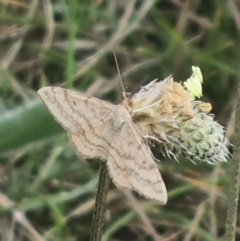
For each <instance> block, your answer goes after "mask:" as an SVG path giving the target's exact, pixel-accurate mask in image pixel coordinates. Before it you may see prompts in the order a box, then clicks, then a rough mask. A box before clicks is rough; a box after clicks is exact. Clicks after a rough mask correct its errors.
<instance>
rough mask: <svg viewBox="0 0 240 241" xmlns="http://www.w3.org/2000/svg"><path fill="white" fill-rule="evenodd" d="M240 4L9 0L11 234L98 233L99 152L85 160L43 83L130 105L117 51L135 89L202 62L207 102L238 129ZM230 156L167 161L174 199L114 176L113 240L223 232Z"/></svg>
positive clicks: (2, 116) (7, 234) (0, 39)
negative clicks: (42, 94)
mask: <svg viewBox="0 0 240 241" xmlns="http://www.w3.org/2000/svg"><path fill="white" fill-rule="evenodd" d="M239 7H240V6H239V3H237V1H236V2H235V1H234V0H227V1H207V2H206V1H201V0H196V1H189V0H182V1H181V0H162V1H161V0H156V1H153V0H145V1H140V0H139V1H137V0H130V1H125V0H121V1H115V0H111V1H107V0H106V1H104V0H95V1H94V0H93V1H88V0H81V1H80V0H71V1H66V0H55V1H54V0H53V1H50V0H42V1H39V0H32V1H24V0H21V1H20V0H19V1H14V0H10V1H5V0H0V46H1V47H0V76H1V78H0V154H1V156H0V240H39V241H40V240H81V241H84V240H88V238H89V229H90V223H91V214H92V207H93V203H94V198H95V194H96V186H97V178H98V166H99V161H98V160H91V161H86V160H81V161H79V158H78V157H77V156H76V155H75V153H74V150H73V148H72V147H71V146H70V144H69V143H68V139H67V135H66V133H65V132H64V131H63V130H62V128H61V127H60V126H59V125H58V124H57V123H56V122H55V121H54V120H53V118H52V117H51V116H50V115H49V113H48V112H47V110H46V108H45V106H43V104H42V103H41V101H40V100H39V97H38V96H37V94H36V91H37V90H38V89H39V88H41V87H43V86H47V85H54V86H64V87H66V88H72V89H73V88H74V89H78V90H81V91H82V92H86V93H87V94H89V95H94V96H97V97H100V98H102V99H107V100H109V101H111V102H113V103H119V102H120V101H121V99H122V95H121V92H122V90H121V86H120V83H119V78H118V74H117V70H116V64H115V61H114V58H113V54H112V51H113V50H115V51H116V54H117V57H118V61H119V65H120V69H121V71H122V75H123V79H124V83H125V86H126V87H127V91H129V92H132V91H133V92H135V91H137V90H138V89H139V88H140V87H141V85H143V84H146V83H148V82H149V81H151V80H152V79H155V78H158V79H163V78H165V77H167V76H169V75H170V74H173V76H174V79H175V80H179V81H180V80H185V79H186V78H187V77H189V76H190V74H191V66H192V65H195V66H199V67H200V68H201V70H202V73H203V77H204V81H205V82H204V93H205V94H204V100H205V101H208V102H210V103H211V104H212V105H213V113H214V114H215V115H216V119H217V121H218V122H220V123H221V124H223V125H224V126H226V128H227V135H228V137H229V138H230V136H231V132H232V129H233V118H230V116H231V113H232V112H233V107H234V99H235V86H236V85H235V83H236V80H237V74H238V69H239V58H240V55H239V50H240V45H239V30H240V13H239V11H240V10H239ZM229 165H231V162H229V163H226V164H221V165H216V166H211V165H209V164H206V163H198V164H197V165H194V164H193V163H192V162H190V161H189V160H182V161H181V162H179V163H178V162H176V161H175V160H163V159H162V161H161V163H160V164H159V169H160V170H161V173H162V175H163V178H164V180H165V183H166V186H167V188H168V191H169V202H168V203H167V205H166V206H159V205H158V203H156V202H154V201H149V200H145V199H144V198H141V197H139V196H138V195H137V194H136V193H134V194H131V193H128V192H122V191H119V190H117V189H116V188H115V186H113V185H111V191H110V192H109V196H108V206H107V211H106V224H105V231H104V240H126V241H127V240H168V241H170V240H184V241H190V240H216V237H220V236H221V235H222V234H223V232H224V228H225V217H226V205H227V189H228V175H229V174H228V173H227V169H228V167H229ZM237 232H238V234H237V235H238V238H239V237H240V234H239V232H240V229H239V228H237Z"/></svg>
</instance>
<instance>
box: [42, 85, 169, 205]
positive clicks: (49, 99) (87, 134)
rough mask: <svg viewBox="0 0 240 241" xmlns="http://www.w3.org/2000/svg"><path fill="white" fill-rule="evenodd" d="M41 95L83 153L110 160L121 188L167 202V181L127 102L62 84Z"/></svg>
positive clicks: (109, 165) (44, 90)
mask: <svg viewBox="0 0 240 241" xmlns="http://www.w3.org/2000/svg"><path fill="white" fill-rule="evenodd" d="M38 94H39V95H40V97H41V98H42V100H43V102H44V103H45V104H46V106H47V107H48V109H49V110H50V112H51V113H52V115H53V116H54V117H55V119H56V120H57V121H58V122H59V123H60V124H61V125H62V126H63V127H64V128H65V129H66V131H67V132H68V134H69V137H70V139H71V142H72V144H73V145H74V147H75V149H76V150H77V152H78V153H79V154H80V155H81V156H83V157H84V158H88V159H91V158H100V159H101V160H102V161H106V162H107V166H108V170H109V174H110V176H111V178H112V180H113V182H114V183H115V185H116V186H117V187H120V188H127V189H131V190H135V191H137V192H138V193H139V194H141V195H143V196H144V197H146V198H151V199H155V200H158V201H159V202H160V203H162V204H165V203H166V202H167V191H166V187H165V184H164V182H163V179H162V177H161V174H160V173H159V170H158V167H157V165H156V163H155V162H154V160H153V157H152V154H151V152H150V149H149V147H148V146H147V144H146V143H145V141H144V139H143V137H142V135H141V133H140V130H139V129H138V127H137V126H136V125H135V124H134V122H133V121H132V118H131V114H130V108H129V107H128V106H127V105H126V104H125V103H127V101H123V102H122V103H121V104H119V105H114V104H111V103H109V102H107V101H103V100H100V99H97V98H94V97H88V96H85V95H83V94H81V93H78V92H75V91H71V90H67V89H63V88H59V87H44V88H41V89H40V90H39V91H38ZM123 103H124V104H123Z"/></svg>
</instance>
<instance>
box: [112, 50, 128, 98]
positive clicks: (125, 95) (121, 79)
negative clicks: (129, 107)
mask: <svg viewBox="0 0 240 241" xmlns="http://www.w3.org/2000/svg"><path fill="white" fill-rule="evenodd" d="M113 56H114V59H115V63H116V66H117V72H118V76H119V79H120V83H121V86H122V90H123V98H124V99H126V98H127V92H126V90H125V88H124V84H123V78H122V74H121V72H120V69H119V65H118V61H117V56H116V52H115V51H113Z"/></svg>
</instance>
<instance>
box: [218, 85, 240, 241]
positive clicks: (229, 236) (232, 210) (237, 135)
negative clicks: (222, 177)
mask: <svg viewBox="0 0 240 241" xmlns="http://www.w3.org/2000/svg"><path fill="white" fill-rule="evenodd" d="M235 114H236V116H235V118H236V119H235V131H234V134H233V144H234V147H233V158H232V161H231V167H230V170H229V171H230V173H229V174H230V175H229V176H230V188H229V198H228V213H227V221H226V232H225V234H224V236H223V238H222V239H221V240H222V241H234V240H235V233H236V222H237V208H238V199H239V185H240V158H239V157H240V81H239V83H238V88H237V106H236V113H235Z"/></svg>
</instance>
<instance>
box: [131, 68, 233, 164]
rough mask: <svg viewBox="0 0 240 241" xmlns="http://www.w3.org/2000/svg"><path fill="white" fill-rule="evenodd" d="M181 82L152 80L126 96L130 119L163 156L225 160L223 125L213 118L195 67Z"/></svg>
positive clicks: (215, 160)
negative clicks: (203, 95) (134, 92)
mask: <svg viewBox="0 0 240 241" xmlns="http://www.w3.org/2000/svg"><path fill="white" fill-rule="evenodd" d="M192 71H193V74H192V76H191V77H190V78H189V79H187V80H186V81H185V82H184V83H183V84H180V83H177V82H174V81H173V78H172V76H169V77H168V78H166V79H164V80H163V81H161V82H158V81H157V80H154V81H152V82H150V83H149V84H147V85H146V86H143V87H142V88H141V90H140V91H139V92H138V93H136V94H134V95H133V96H132V97H130V98H129V99H127V100H126V101H127V103H126V104H127V105H128V106H130V108H131V113H132V118H133V121H134V122H135V124H136V125H137V126H138V128H139V129H140V131H141V133H142V135H143V137H144V138H145V139H146V141H147V142H148V143H149V144H154V145H156V144H157V145H158V147H159V149H160V151H161V152H162V154H163V155H165V156H167V157H169V158H170V157H174V158H175V159H176V160H178V159H179V158H180V157H186V158H188V159H190V160H191V161H193V162H195V161H197V160H199V161H204V162H208V163H211V164H215V163H216V162H218V161H222V162H226V161H227V159H228V157H229V156H230V153H229V151H228V145H229V142H228V140H227V138H226V137H225V130H224V128H223V127H222V126H221V125H219V124H218V123H217V122H216V121H214V115H213V114H210V113H209V112H210V111H211V109H212V106H211V104H210V103H205V102H203V101H200V100H196V98H200V97H201V96H202V83H203V77H202V73H201V70H200V68H199V67H194V66H193V67H192Z"/></svg>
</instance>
